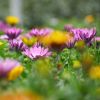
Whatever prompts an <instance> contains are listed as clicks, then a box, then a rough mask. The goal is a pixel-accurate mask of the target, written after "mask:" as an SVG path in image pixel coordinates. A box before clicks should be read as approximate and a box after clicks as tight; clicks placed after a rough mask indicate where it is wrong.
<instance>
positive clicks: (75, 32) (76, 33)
mask: <svg viewBox="0 0 100 100" xmlns="http://www.w3.org/2000/svg"><path fill="white" fill-rule="evenodd" d="M70 32H71V33H73V34H74V37H75V40H76V41H78V40H81V37H80V35H79V34H80V33H81V32H80V29H79V28H74V29H71V30H70Z"/></svg>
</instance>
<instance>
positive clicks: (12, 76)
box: [8, 66, 24, 80]
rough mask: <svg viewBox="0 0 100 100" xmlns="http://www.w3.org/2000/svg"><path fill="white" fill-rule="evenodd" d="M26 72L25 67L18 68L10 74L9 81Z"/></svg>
mask: <svg viewBox="0 0 100 100" xmlns="http://www.w3.org/2000/svg"><path fill="white" fill-rule="evenodd" d="M23 70H24V67H23V66H16V67H15V68H13V69H12V70H11V71H10V72H9V73H8V80H14V79H16V78H17V77H18V76H19V75H20V74H21V73H22V72H23Z"/></svg>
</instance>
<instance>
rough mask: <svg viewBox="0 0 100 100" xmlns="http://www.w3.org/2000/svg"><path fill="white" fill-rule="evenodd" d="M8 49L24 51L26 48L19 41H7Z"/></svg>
mask: <svg viewBox="0 0 100 100" xmlns="http://www.w3.org/2000/svg"><path fill="white" fill-rule="evenodd" d="M9 44H10V48H11V49H15V50H21V51H24V50H25V49H26V48H27V46H26V45H25V44H24V43H23V42H22V40H20V39H13V40H9Z"/></svg>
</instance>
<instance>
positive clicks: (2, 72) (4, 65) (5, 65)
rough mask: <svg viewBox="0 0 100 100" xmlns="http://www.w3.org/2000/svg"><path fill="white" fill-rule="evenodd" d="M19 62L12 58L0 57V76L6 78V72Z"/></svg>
mask: <svg viewBox="0 0 100 100" xmlns="http://www.w3.org/2000/svg"><path fill="white" fill-rule="evenodd" d="M19 65H20V63H19V62H18V61H16V60H12V59H8V58H7V59H5V60H4V59H0V78H6V77H7V75H8V73H9V72H10V71H11V70H12V69H13V68H15V67H17V66H19Z"/></svg>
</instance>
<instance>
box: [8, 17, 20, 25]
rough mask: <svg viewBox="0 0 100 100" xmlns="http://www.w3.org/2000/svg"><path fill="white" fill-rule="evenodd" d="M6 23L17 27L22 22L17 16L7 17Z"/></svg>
mask: <svg viewBox="0 0 100 100" xmlns="http://www.w3.org/2000/svg"><path fill="white" fill-rule="evenodd" d="M6 22H7V23H8V24H10V25H16V24H18V23H19V22H20V20H19V18H18V17H15V16H7V17H6Z"/></svg>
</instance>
